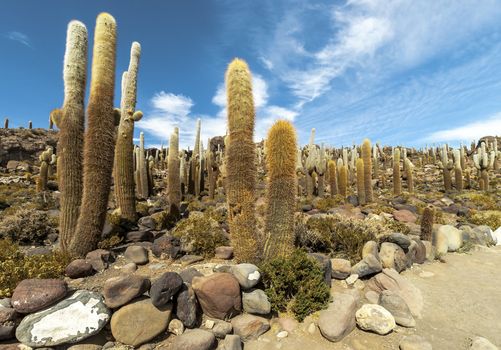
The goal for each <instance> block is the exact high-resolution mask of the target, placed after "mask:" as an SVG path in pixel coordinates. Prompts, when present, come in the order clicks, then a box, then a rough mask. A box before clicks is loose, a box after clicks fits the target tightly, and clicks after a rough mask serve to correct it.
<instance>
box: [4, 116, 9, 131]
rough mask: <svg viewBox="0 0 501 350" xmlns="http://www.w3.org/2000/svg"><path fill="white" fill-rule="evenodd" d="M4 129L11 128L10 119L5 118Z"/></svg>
mask: <svg viewBox="0 0 501 350" xmlns="http://www.w3.org/2000/svg"><path fill="white" fill-rule="evenodd" d="M3 128H4V129H8V128H9V118H5V120H4V121H3Z"/></svg>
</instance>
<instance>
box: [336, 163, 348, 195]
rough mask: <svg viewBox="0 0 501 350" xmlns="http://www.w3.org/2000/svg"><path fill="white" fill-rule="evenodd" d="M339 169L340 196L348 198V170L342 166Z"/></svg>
mask: <svg viewBox="0 0 501 350" xmlns="http://www.w3.org/2000/svg"><path fill="white" fill-rule="evenodd" d="M338 169H339V194H340V195H341V196H342V197H343V198H346V196H347V193H348V188H347V187H348V170H347V169H346V165H344V164H342V165H341V166H338Z"/></svg>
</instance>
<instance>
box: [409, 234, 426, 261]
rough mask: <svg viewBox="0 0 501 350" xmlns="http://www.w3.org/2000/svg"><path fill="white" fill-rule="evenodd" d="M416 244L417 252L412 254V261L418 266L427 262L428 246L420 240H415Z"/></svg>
mask: <svg viewBox="0 0 501 350" xmlns="http://www.w3.org/2000/svg"><path fill="white" fill-rule="evenodd" d="M413 241H414V242H416V247H415V251H414V252H413V253H412V257H413V259H412V261H413V262H415V263H416V264H424V262H425V261H426V246H425V245H424V243H423V242H422V241H421V240H420V239H419V238H413Z"/></svg>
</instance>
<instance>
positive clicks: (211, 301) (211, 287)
mask: <svg viewBox="0 0 501 350" xmlns="http://www.w3.org/2000/svg"><path fill="white" fill-rule="evenodd" d="M251 274H252V273H251ZM258 274H259V272H258ZM254 276H255V275H254ZM192 287H193V289H194V290H195V293H196V295H197V297H198V301H199V302H200V305H201V306H202V310H203V311H204V313H205V314H206V315H207V316H209V317H213V318H217V319H221V320H224V319H226V318H230V317H232V316H235V315H237V314H239V313H240V310H242V299H241V296H240V285H239V283H238V281H237V280H236V279H235V277H234V276H233V275H232V274H229V273H214V274H212V275H210V276H204V277H195V278H194V279H193V283H192Z"/></svg>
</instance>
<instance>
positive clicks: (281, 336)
mask: <svg viewBox="0 0 501 350" xmlns="http://www.w3.org/2000/svg"><path fill="white" fill-rule="evenodd" d="M288 335H289V333H288V332H287V331H281V332H278V333H277V338H278V339H283V338H287V336H288Z"/></svg>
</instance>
